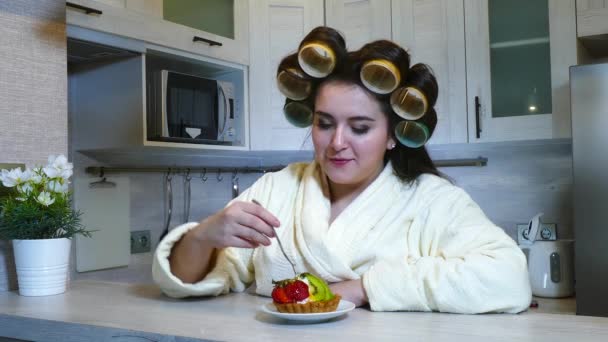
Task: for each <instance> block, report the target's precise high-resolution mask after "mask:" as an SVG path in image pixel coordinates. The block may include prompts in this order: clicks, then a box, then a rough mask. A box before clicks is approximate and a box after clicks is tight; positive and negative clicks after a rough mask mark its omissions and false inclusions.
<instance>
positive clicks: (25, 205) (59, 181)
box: [0, 155, 91, 240]
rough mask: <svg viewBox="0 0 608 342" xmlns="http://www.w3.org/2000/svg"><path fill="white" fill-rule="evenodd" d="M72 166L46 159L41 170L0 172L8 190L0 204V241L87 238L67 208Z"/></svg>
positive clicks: (63, 160)
mask: <svg viewBox="0 0 608 342" xmlns="http://www.w3.org/2000/svg"><path fill="white" fill-rule="evenodd" d="M72 169H73V166H72V164H71V163H68V161H67V159H66V157H65V156H63V155H61V156H58V157H55V156H50V157H49V162H48V164H47V165H46V166H45V167H37V168H33V169H30V168H26V169H25V171H22V170H21V169H20V168H16V169H12V170H1V171H0V181H1V182H2V185H4V186H5V187H7V188H11V190H12V191H11V193H10V194H9V196H8V197H6V198H3V199H2V200H0V201H1V203H0V240H14V239H22V240H37V239H55V238H71V237H72V236H74V235H76V234H82V235H84V236H91V232H90V231H88V230H86V229H85V228H84V227H83V226H82V224H81V223H80V212H78V211H74V210H73V209H72V206H71V201H70V194H69V192H68V185H69V178H70V177H71V176H72V173H73V171H72Z"/></svg>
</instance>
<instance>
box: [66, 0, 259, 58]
mask: <svg viewBox="0 0 608 342" xmlns="http://www.w3.org/2000/svg"><path fill="white" fill-rule="evenodd" d="M72 4H73V5H76V6H73V5H72ZM249 4H250V1H248V0H206V1H199V0H72V1H70V2H69V3H67V11H66V20H67V23H68V24H71V25H74V26H80V27H85V28H89V29H93V30H96V31H101V32H107V33H111V34H115V35H119V36H124V37H128V38H134V39H138V40H142V41H145V42H148V43H153V44H157V45H160V46H165V47H169V48H174V49H179V50H183V51H188V52H192V53H195V54H200V55H204V56H208V57H213V58H217V59H221V60H225V61H229V62H235V63H239V64H243V65H247V64H249V21H248V18H249V17H248V11H249V9H248V8H249ZM79 7H80V8H79ZM82 7H84V8H82Z"/></svg>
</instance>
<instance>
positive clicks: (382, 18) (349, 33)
mask: <svg viewBox="0 0 608 342" xmlns="http://www.w3.org/2000/svg"><path fill="white" fill-rule="evenodd" d="M325 18H326V21H327V26H330V27H333V28H335V29H337V30H339V31H340V32H342V33H343V34H344V36H345V38H346V47H347V48H348V49H349V50H356V49H359V48H360V47H361V46H363V44H365V43H368V42H370V41H373V40H377V39H391V1H390V0H325Z"/></svg>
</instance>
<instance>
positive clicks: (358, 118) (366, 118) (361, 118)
mask: <svg viewBox="0 0 608 342" xmlns="http://www.w3.org/2000/svg"><path fill="white" fill-rule="evenodd" d="M315 113H316V114H317V115H320V116H322V117H323V118H325V119H333V118H334V117H333V116H332V115H331V114H329V113H326V112H322V111H320V110H318V111H316V112H315ZM348 121H376V120H375V119H373V118H370V117H369V116H363V115H358V116H352V117H349V118H348Z"/></svg>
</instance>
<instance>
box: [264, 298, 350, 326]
mask: <svg viewBox="0 0 608 342" xmlns="http://www.w3.org/2000/svg"><path fill="white" fill-rule="evenodd" d="M354 308H355V304H354V303H351V302H349V301H347V300H344V299H342V300H340V303H339V304H338V308H337V309H336V311H332V312H319V313H283V312H279V311H278V310H277V308H276V306H274V304H272V303H267V304H264V305H262V311H263V312H265V313H267V314H270V315H272V316H275V317H279V318H283V319H287V320H290V321H302V322H308V323H313V322H321V321H326V320H328V319H331V318H334V317H338V316H342V315H344V314H346V313H347V312H349V311H351V310H352V309H354Z"/></svg>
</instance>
